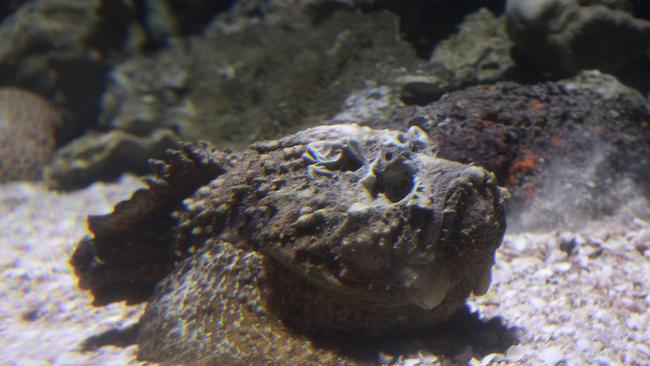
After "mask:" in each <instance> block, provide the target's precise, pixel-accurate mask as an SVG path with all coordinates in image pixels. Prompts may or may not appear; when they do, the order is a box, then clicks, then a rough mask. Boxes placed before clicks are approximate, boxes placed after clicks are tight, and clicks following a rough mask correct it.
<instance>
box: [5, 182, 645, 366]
mask: <svg viewBox="0 0 650 366" xmlns="http://www.w3.org/2000/svg"><path fill="white" fill-rule="evenodd" d="M138 187H140V183H139V181H138V180H137V179H135V178H132V177H125V178H123V179H121V180H120V181H119V182H117V183H113V184H103V183H98V184H95V185H93V186H91V187H89V188H87V189H85V190H82V191H77V192H73V193H57V192H51V191H49V190H47V188H45V187H44V186H43V185H40V184H34V183H12V184H5V185H0V250H1V251H2V255H1V256H0V297H1V299H0V365H140V364H143V363H140V362H137V361H136V360H135V352H136V348H135V346H122V345H110V342H108V344H109V345H105V346H103V347H99V348H95V347H87V346H88V345H89V340H92V339H94V338H97V336H99V335H102V334H106V333H107V332H109V333H110V331H111V330H116V329H122V330H123V329H129V326H131V325H133V324H135V323H136V322H137V319H138V318H139V316H140V315H141V313H142V310H143V307H142V305H140V306H124V305H123V304H121V303H118V304H112V305H110V306H107V307H103V308H95V307H92V306H91V304H90V301H91V298H90V296H89V294H87V293H84V292H81V291H79V290H78V289H77V288H76V280H75V278H74V276H73V274H72V272H71V268H70V266H69V265H68V259H69V257H70V254H71V252H72V250H73V248H74V245H75V244H76V242H77V241H78V240H79V239H81V238H82V237H83V236H84V235H86V233H87V231H86V230H87V229H86V224H85V219H86V216H87V215H88V214H102V213H106V212H109V211H110V210H111V208H112V207H113V205H114V204H115V203H116V202H118V201H120V200H122V199H124V198H127V197H128V196H129V195H130V194H131V192H133V190H135V189H137V188H138ZM649 246H650V223H648V222H647V221H644V220H642V219H640V218H638V217H636V216H635V215H634V214H632V213H630V212H626V211H625V210H623V211H622V212H621V213H620V214H618V215H617V216H616V217H613V218H608V219H604V220H600V221H598V222H593V223H590V224H589V225H587V226H586V227H585V228H583V229H580V230H576V231H551V232H546V233H535V234H533V233H520V234H508V235H507V236H506V239H505V241H504V243H503V245H502V246H501V248H500V249H499V250H498V252H497V255H496V265H495V267H494V270H493V282H492V287H491V289H490V291H489V292H488V293H487V294H486V295H485V296H482V297H472V298H470V299H469V300H468V308H469V309H470V310H471V311H474V312H477V313H478V314H479V315H480V318H481V319H485V321H486V322H488V323H495V322H494V321H490V320H498V321H497V322H496V323H498V324H499V327H502V328H503V329H504V330H507V333H508V334H514V338H513V339H514V340H513V341H511V342H510V343H508V344H506V346H505V347H502V348H501V349H499V348H498V347H496V348H494V349H499V351H497V352H489V353H486V352H477V351H476V349H473V348H476V347H475V346H473V345H472V344H471V342H470V344H467V345H464V346H462V347H460V349H456V350H455V351H454V354H452V355H447V356H445V355H441V354H438V353H436V352H435V351H434V352H431V351H430V350H428V349H427V348H426V346H424V347H423V348H422V349H418V347H417V346H414V347H413V351H412V352H407V353H404V354H391V353H390V352H387V353H385V354H381V355H378V358H379V359H380V360H384V361H385V362H388V363H393V364H402V365H409V366H416V365H435V364H445V365H446V364H470V365H492V364H499V365H509V364H530V365H540V364H546V365H584V364H595V365H603V366H605V365H649V364H650V320H649V319H650V249H649ZM480 336H481V335H480V334H479V336H478V337H479V338H480ZM483 338H485V340H484V342H487V343H489V342H490V339H491V338H493V337H492V335H491V333H490V332H487V335H485V334H484V335H483ZM90 343H92V342H90ZM488 349H489V347H488Z"/></svg>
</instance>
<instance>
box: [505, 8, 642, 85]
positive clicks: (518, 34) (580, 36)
mask: <svg viewBox="0 0 650 366" xmlns="http://www.w3.org/2000/svg"><path fill="white" fill-rule="evenodd" d="M627 8H629V7H626V6H623V5H621V4H616V2H612V1H586V2H585V1H578V0H508V2H507V7H506V9H507V18H508V31H509V34H510V36H511V38H512V40H513V42H514V44H515V51H516V53H517V55H518V56H519V58H520V60H519V62H520V63H522V64H524V65H526V66H527V67H529V68H531V67H532V68H533V69H535V70H537V71H538V72H540V73H542V75H547V76H548V75H550V76H552V77H555V78H557V77H569V76H573V75H574V74H576V73H577V72H578V71H580V70H585V69H598V70H601V71H603V72H607V73H610V74H614V75H616V76H618V77H619V78H622V79H623V80H624V81H626V82H628V83H630V84H631V85H635V86H636V87H638V88H640V89H642V90H645V91H647V90H648V84H649V83H648V80H650V78H649V76H648V75H649V73H648V71H647V67H646V66H645V65H647V63H648V48H649V47H650V22H648V21H646V20H643V19H639V18H635V17H634V16H633V15H632V14H630V13H628V12H626V11H624V10H621V9H627Z"/></svg>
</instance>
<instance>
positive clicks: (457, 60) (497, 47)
mask: <svg viewBox="0 0 650 366" xmlns="http://www.w3.org/2000/svg"><path fill="white" fill-rule="evenodd" d="M511 47H512V43H511V41H510V39H509V38H508V34H507V32H506V19H505V17H496V16H495V15H494V14H492V12H490V11H489V10H488V9H486V8H482V9H480V10H479V11H477V12H475V13H472V14H470V15H468V16H467V17H466V18H465V20H464V21H463V23H462V24H461V25H460V29H459V31H458V33H456V34H454V35H452V36H451V37H449V38H447V39H445V40H443V41H441V42H440V43H438V44H437V45H436V47H435V48H434V50H433V54H432V55H431V59H430V62H431V63H434V64H440V65H442V67H444V69H445V70H448V72H449V73H451V74H452V77H451V79H452V80H453V81H454V82H455V85H454V86H455V87H459V86H467V85H475V84H480V83H490V82H495V81H499V80H504V79H508V74H509V73H511V72H512V70H513V68H514V66H515V64H514V61H513V60H512V59H511V57H510V48H511ZM449 89H450V88H449ZM434 100H435V99H434Z"/></svg>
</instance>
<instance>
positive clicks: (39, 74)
mask: <svg viewBox="0 0 650 366" xmlns="http://www.w3.org/2000/svg"><path fill="white" fill-rule="evenodd" d="M133 21H134V17H133V12H132V9H131V8H130V6H129V5H127V2H123V1H107V0H41V1H29V2H25V3H24V4H23V5H22V6H20V7H19V8H18V9H16V10H15V12H13V13H12V14H11V15H10V16H8V17H7V18H5V19H3V21H2V23H0V84H10V85H19V86H23V87H26V88H28V89H30V90H34V91H36V92H38V93H39V94H41V95H43V96H46V97H47V98H48V99H49V100H51V101H53V102H54V103H55V104H56V105H57V106H58V107H59V108H60V109H61V110H62V111H64V112H66V115H65V118H66V123H65V124H64V126H63V127H64V128H63V129H62V130H60V131H57V135H58V142H59V144H63V143H65V142H68V141H69V140H70V139H71V138H72V137H76V136H78V135H80V134H81V133H82V132H83V131H84V130H85V129H86V128H87V127H88V126H89V125H92V124H93V123H94V122H96V120H97V115H98V103H99V95H101V93H102V92H103V89H104V79H105V75H106V72H107V70H108V69H109V67H110V65H111V63H112V62H115V61H116V59H120V57H123V56H124V55H123V54H122V52H124V54H128V53H130V52H134V50H133V49H130V47H136V46H137V45H136V46H133V45H131V44H130V42H131V40H132V39H131V35H132V33H133V32H134V31H135V30H134V29H133V28H132V27H133Z"/></svg>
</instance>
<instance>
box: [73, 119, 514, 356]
mask: <svg viewBox="0 0 650 366" xmlns="http://www.w3.org/2000/svg"><path fill="white" fill-rule="evenodd" d="M152 166H153V168H154V171H155V173H156V174H155V177H153V178H151V177H150V178H147V184H148V188H147V189H142V190H139V191H137V192H136V193H134V195H133V196H132V197H131V198H130V199H129V200H126V201H124V202H121V203H119V204H118V205H117V206H116V207H115V209H114V211H113V212H112V213H110V214H108V215H105V216H91V217H89V218H88V224H89V228H90V230H91V231H92V233H93V234H92V235H91V236H90V237H87V238H85V239H83V240H82V241H81V242H80V243H79V244H78V246H77V248H76V250H75V252H74V254H73V256H72V259H71V263H72V265H73V266H74V269H75V271H76V274H77V275H78V277H79V286H80V287H81V288H82V289H88V290H90V291H92V293H93V295H94V299H95V304H96V305H103V304H107V303H110V302H114V301H121V300H126V301H128V302H130V303H135V302H141V301H148V305H147V309H146V311H145V314H144V315H143V317H142V319H141V321H140V325H139V330H138V338H137V342H138V344H139V357H140V358H142V359H144V360H149V361H155V362H160V363H163V364H194V365H317V364H319V365H354V364H357V363H356V361H355V360H354V359H352V358H350V357H349V356H346V355H344V354H343V353H341V352H338V351H337V349H336V347H329V346H327V347H326V346H322V342H321V341H320V340H322V339H328V338H329V339H336V338H337V337H363V338H366V339H373V338H375V337H381V336H383V335H386V334H389V333H390V334H399V333H402V332H411V331H416V330H422V329H427V328H430V327H433V326H435V325H437V324H439V323H441V322H443V321H445V320H446V319H448V318H449V317H450V316H451V315H452V314H453V313H454V312H455V311H457V310H458V309H459V308H460V307H461V306H462V305H463V304H464V302H465V299H466V298H467V296H468V295H469V294H470V293H471V292H474V293H476V294H482V293H484V292H485V291H486V290H487V289H488V287H489V285H490V272H491V267H492V265H493V262H494V252H495V250H496V248H497V247H498V246H499V245H500V243H501V241H502V239H503V234H504V231H505V218H504V205H503V201H504V199H505V197H506V195H507V193H506V192H505V190H503V189H502V188H500V187H498V186H497V185H496V183H495V179H494V176H493V175H492V174H491V173H489V172H488V171H486V170H484V169H482V168H479V167H476V166H469V165H464V164H460V163H455V162H451V161H448V160H444V159H439V158H436V155H435V148H434V146H432V145H431V144H430V142H429V140H428V138H427V135H426V134H425V133H424V132H423V131H422V130H420V129H419V128H418V127H412V128H411V129H409V130H408V132H398V131H392V130H373V129H370V128H367V127H361V126H358V125H333V126H321V127H316V128H312V129H308V130H305V131H302V132H298V133H296V134H294V135H290V136H288V137H285V138H282V139H280V140H277V141H270V142H261V143H256V144H253V145H251V147H250V148H249V149H248V150H246V151H243V152H231V151H219V150H218V149H216V148H214V147H211V146H210V145H208V144H200V145H198V146H192V145H183V147H182V148H181V149H180V150H179V151H171V152H170V153H169V156H168V157H167V158H166V159H165V160H164V161H155V162H153V163H152Z"/></svg>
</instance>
